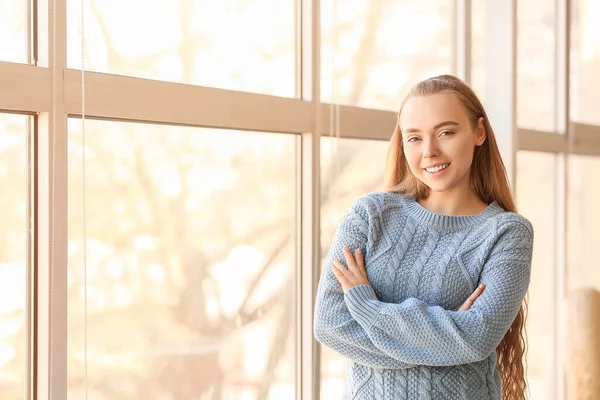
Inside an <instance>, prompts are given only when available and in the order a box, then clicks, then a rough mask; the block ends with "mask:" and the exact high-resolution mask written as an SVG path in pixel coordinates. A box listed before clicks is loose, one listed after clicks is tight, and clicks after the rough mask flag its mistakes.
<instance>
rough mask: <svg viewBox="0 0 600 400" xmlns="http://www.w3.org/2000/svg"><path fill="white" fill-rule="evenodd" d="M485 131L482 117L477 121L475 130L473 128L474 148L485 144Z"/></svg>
mask: <svg viewBox="0 0 600 400" xmlns="http://www.w3.org/2000/svg"><path fill="white" fill-rule="evenodd" d="M485 138H486V131H485V126H484V125H483V117H479V119H478V120H477V128H475V146H481V145H482V144H483V143H484V142H485Z"/></svg>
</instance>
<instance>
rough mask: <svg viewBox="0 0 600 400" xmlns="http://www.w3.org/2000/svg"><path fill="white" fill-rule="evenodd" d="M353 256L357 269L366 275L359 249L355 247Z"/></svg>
mask: <svg viewBox="0 0 600 400" xmlns="http://www.w3.org/2000/svg"><path fill="white" fill-rule="evenodd" d="M354 258H355V259H356V265H357V266H358V270H359V272H360V273H361V275H363V276H366V275H367V272H366V268H365V259H364V258H363V255H362V251H361V249H360V248H359V249H356V251H355V252H354Z"/></svg>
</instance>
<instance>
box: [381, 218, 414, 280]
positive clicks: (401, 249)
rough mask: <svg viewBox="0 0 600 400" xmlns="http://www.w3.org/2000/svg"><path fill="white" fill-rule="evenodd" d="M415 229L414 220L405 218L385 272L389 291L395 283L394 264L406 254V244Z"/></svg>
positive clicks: (398, 262)
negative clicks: (402, 228)
mask: <svg viewBox="0 0 600 400" xmlns="http://www.w3.org/2000/svg"><path fill="white" fill-rule="evenodd" d="M416 229H417V224H416V221H415V220H414V219H412V218H407V220H406V225H405V226H404V230H403V231H402V236H401V237H400V240H399V241H398V245H397V246H396V248H395V251H394V253H393V255H392V262H391V263H389V264H388V266H387V267H388V268H387V273H388V279H389V284H388V286H389V288H388V290H390V291H394V285H395V283H396V266H397V265H399V264H400V261H402V258H403V257H404V255H405V254H406V249H408V245H409V244H410V242H411V240H412V237H413V235H414V234H415V230H416Z"/></svg>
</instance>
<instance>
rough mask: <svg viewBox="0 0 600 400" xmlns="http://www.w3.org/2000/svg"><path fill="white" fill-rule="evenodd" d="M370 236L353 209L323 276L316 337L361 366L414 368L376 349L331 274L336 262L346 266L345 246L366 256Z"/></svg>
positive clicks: (334, 243) (344, 221)
mask: <svg viewBox="0 0 600 400" xmlns="http://www.w3.org/2000/svg"><path fill="white" fill-rule="evenodd" d="M367 233H368V224H367V223H366V221H365V219H364V218H363V217H362V216H361V215H360V213H359V211H358V209H356V208H354V207H353V208H352V209H351V210H350V211H349V212H348V213H347V214H346V215H345V216H344V218H343V219H342V222H341V224H340V226H339V227H338V229H337V231H336V233H335V235H334V238H333V241H332V243H331V246H330V248H329V252H328V254H327V258H326V261H325V264H324V266H323V271H322V272H321V278H320V280H319V286H318V289H317V297H316V301H315V312H314V336H315V338H316V339H317V341H319V342H320V343H321V344H323V345H325V346H327V347H329V348H331V349H332V350H334V351H336V352H338V353H340V354H342V355H343V356H345V357H346V358H348V359H350V360H352V361H354V362H356V363H358V364H362V365H365V366H368V367H372V368H384V369H402V368H410V367H414V365H410V364H408V363H405V362H402V361H400V360H398V359H395V358H393V357H392V356H390V355H386V354H385V353H384V351H383V350H381V349H378V348H377V347H375V345H374V344H373V342H372V341H371V339H370V338H369V336H368V335H367V333H366V332H365V329H364V328H363V327H362V326H360V324H359V323H358V322H357V321H356V320H355V319H354V318H353V317H352V315H351V314H350V312H349V310H348V308H347V306H346V303H345V302H344V291H343V289H342V286H341V284H340V283H339V281H338V280H337V278H336V277H335V275H334V274H333V272H332V271H331V267H332V264H333V260H335V259H337V260H339V261H340V262H343V263H345V260H344V255H343V246H344V245H345V246H348V247H349V248H350V249H353V250H354V249H357V248H360V249H361V251H363V254H367V252H366V245H367ZM367 260H368V256H367ZM367 262H368V261H367ZM369 287H370V286H369ZM372 299H373V300H375V301H377V298H376V296H375V293H372Z"/></svg>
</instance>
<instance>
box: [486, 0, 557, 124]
mask: <svg viewBox="0 0 600 400" xmlns="http://www.w3.org/2000/svg"><path fill="white" fill-rule="evenodd" d="M554 1H555V0H529V1H519V2H517V4H518V7H517V21H518V26H517V32H518V46H517V53H518V56H517V124H518V125H519V127H521V128H530V129H537V130H548V131H553V130H554V129H555V125H554V110H555V104H554V87H555V68H554V65H555V59H554V57H555V54H556V53H555V40H556V39H555V38H556V31H555V24H554V21H555V16H556V13H555V4H554ZM561 1H562V0H561ZM490 78H491V77H490Z"/></svg>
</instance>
